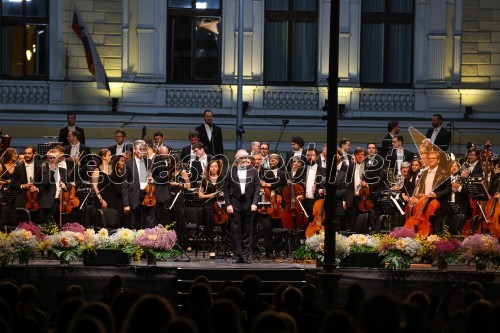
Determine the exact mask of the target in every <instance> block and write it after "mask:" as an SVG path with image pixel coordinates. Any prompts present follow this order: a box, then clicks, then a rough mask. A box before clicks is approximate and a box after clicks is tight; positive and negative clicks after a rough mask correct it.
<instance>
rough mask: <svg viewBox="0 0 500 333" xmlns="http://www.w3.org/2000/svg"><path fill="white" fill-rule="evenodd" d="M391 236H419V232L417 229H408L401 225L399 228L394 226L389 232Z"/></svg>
mask: <svg viewBox="0 0 500 333" xmlns="http://www.w3.org/2000/svg"><path fill="white" fill-rule="evenodd" d="M389 236H391V237H394V238H407V237H410V238H415V237H417V234H416V232H415V230H413V229H408V228H405V227H399V228H394V230H393V231H391V233H390V234H389Z"/></svg>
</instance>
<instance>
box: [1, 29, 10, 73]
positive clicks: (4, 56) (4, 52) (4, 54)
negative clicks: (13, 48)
mask: <svg viewBox="0 0 500 333" xmlns="http://www.w3.org/2000/svg"><path fill="white" fill-rule="evenodd" d="M10 30H11V29H10V27H2V36H1V38H2V39H0V40H1V41H2V45H0V46H1V47H0V59H1V60H2V61H0V64H1V65H2V75H7V76H9V75H10V66H9V64H10V52H9V50H10V46H9V45H10Z"/></svg>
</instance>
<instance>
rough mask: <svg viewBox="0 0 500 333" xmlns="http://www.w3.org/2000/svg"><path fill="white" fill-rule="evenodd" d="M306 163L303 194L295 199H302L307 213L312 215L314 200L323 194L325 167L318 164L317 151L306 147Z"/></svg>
mask: <svg viewBox="0 0 500 333" xmlns="http://www.w3.org/2000/svg"><path fill="white" fill-rule="evenodd" d="M306 159H307V161H306V165H305V170H304V177H303V178H302V179H303V182H302V187H303V188H304V195H299V196H298V197H297V199H299V200H302V199H303V203H304V209H305V210H306V212H307V215H309V216H312V210H313V206H314V202H315V201H316V200H317V199H320V198H321V197H323V195H324V194H325V182H326V169H324V168H322V167H321V166H320V165H318V163H316V162H317V160H318V151H317V150H316V149H314V148H308V149H307V153H306Z"/></svg>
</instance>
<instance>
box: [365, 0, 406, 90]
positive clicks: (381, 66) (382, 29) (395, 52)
mask: <svg viewBox="0 0 500 333" xmlns="http://www.w3.org/2000/svg"><path fill="white" fill-rule="evenodd" d="M361 21H362V22H361V66H360V81H361V83H362V84H368V85H370V84H372V85H380V84H384V85H410V84H411V82H412V73H413V71H412V68H413V27H414V1H413V0H364V1H363V2H362V16H361Z"/></svg>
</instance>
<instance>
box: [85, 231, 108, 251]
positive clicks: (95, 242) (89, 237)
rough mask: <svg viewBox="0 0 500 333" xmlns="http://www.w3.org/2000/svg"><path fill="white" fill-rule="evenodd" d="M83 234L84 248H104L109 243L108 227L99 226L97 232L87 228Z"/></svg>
mask: <svg viewBox="0 0 500 333" xmlns="http://www.w3.org/2000/svg"><path fill="white" fill-rule="evenodd" d="M83 235H84V237H85V242H84V244H85V249H86V250H96V249H105V248H108V247H109V246H110V244H111V240H110V238H109V233H108V229H106V228H101V229H100V230H99V231H98V232H95V230H94V229H87V230H85V233H84V234H83Z"/></svg>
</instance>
